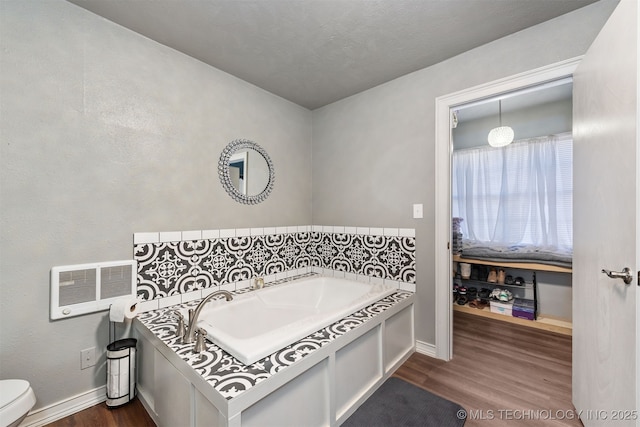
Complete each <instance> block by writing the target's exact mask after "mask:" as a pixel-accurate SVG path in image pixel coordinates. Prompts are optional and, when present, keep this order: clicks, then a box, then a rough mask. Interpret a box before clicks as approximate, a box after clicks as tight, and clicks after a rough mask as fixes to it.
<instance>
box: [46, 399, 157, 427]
mask: <svg viewBox="0 0 640 427" xmlns="http://www.w3.org/2000/svg"><path fill="white" fill-rule="evenodd" d="M47 426H51V427H89V426H90V427H156V425H155V423H154V422H153V420H152V419H151V417H150V416H149V414H148V413H147V411H146V410H145V409H144V406H142V403H141V402H140V400H138V398H135V399H134V400H132V401H131V402H129V403H127V404H126V405H124V406H120V407H118V408H112V409H109V408H107V404H106V403H104V402H102V403H100V404H99V405H95V406H92V407H91V408H87V409H85V410H83V411H80V412H76V413H75V414H73V415H70V416H68V417H65V418H62V419H61V420H58V421H54V422H53V423H50V424H47Z"/></svg>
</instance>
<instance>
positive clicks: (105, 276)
mask: <svg viewBox="0 0 640 427" xmlns="http://www.w3.org/2000/svg"><path fill="white" fill-rule="evenodd" d="M136 270H137V268H136V261H135V260H125V261H110V262H100V263H93V264H77V265H64V266H58V267H53V268H52V269H51V319H54V320H55V319H62V318H64V317H73V316H78V315H80V314H86V313H94V312H96V311H102V310H107V309H109V306H110V305H111V304H112V303H113V302H114V301H115V300H116V299H118V298H122V297H125V296H135V295H136Z"/></svg>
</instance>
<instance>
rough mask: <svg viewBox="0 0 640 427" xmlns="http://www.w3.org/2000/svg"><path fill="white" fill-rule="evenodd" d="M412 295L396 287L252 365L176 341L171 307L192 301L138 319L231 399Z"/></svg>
mask: <svg viewBox="0 0 640 427" xmlns="http://www.w3.org/2000/svg"><path fill="white" fill-rule="evenodd" d="M411 295H413V293H411V292H405V291H397V292H395V293H393V294H391V295H389V296H387V297H385V298H382V299H381V300H379V301H376V302H375V303H373V304H371V305H369V306H367V307H365V308H363V309H361V310H358V311H356V312H355V313H352V314H350V315H349V316H346V317H344V318H343V319H341V320H339V321H337V322H335V323H333V324H331V325H329V326H327V327H325V328H323V329H320V330H318V331H316V332H314V333H312V334H310V335H308V336H307V337H305V338H302V339H301V340H298V341H296V342H295V343H293V344H291V345H289V346H287V347H285V348H283V349H281V350H279V351H277V352H275V353H273V354H271V355H270V356H267V357H265V358H264V359H262V360H260V361H258V362H255V363H253V364H251V365H245V364H243V363H242V362H240V361H239V360H237V359H236V358H235V357H233V356H232V355H230V354H229V353H227V352H225V351H224V350H222V349H221V348H220V347H218V346H217V345H215V344H212V343H209V342H208V343H207V344H208V349H207V351H203V352H201V353H200V354H194V353H193V352H192V351H191V350H192V347H193V345H192V344H180V343H179V342H178V341H179V340H178V338H177V337H176V336H175V328H176V323H177V322H176V319H175V318H174V317H173V316H172V311H174V310H176V309H178V308H191V307H193V306H194V305H195V303H186V304H180V305H176V306H173V307H169V308H165V309H159V310H154V311H150V312H147V313H142V314H140V315H139V316H138V320H139V321H140V322H141V323H142V324H143V325H144V326H145V327H146V328H147V329H149V331H151V332H152V333H153V334H154V335H155V336H156V337H157V338H159V339H160V340H161V341H162V342H163V343H164V344H165V345H167V346H168V347H169V348H170V349H171V350H173V351H174V352H175V353H176V354H177V355H178V356H179V357H180V358H181V359H182V360H184V361H185V362H186V363H187V364H189V365H190V366H191V367H192V368H193V369H194V370H195V371H196V372H197V373H198V374H199V375H201V376H202V378H204V379H205V380H206V381H207V382H208V383H209V384H210V385H211V386H212V387H213V388H214V389H215V390H217V391H218V392H219V393H220V394H221V395H222V396H223V397H224V398H225V399H227V400H230V399H233V398H234V397H236V396H238V395H239V394H241V393H243V392H245V391H247V390H249V389H250V388H251V387H253V386H255V385H256V384H258V383H259V382H260V381H263V380H265V379H266V378H269V377H271V376H273V375H275V374H276V373H278V372H280V371H281V370H283V369H285V368H287V367H288V366H291V365H293V364H294V363H296V362H297V361H298V360H300V359H302V358H304V357H306V356H308V355H309V354H311V353H313V352H314V351H316V350H317V349H319V348H321V347H323V346H325V345H327V344H329V343H330V342H332V341H333V340H335V339H336V338H338V337H340V336H342V335H344V334H346V333H347V332H349V331H351V330H353V329H355V328H357V327H359V326H360V325H363V324H364V323H366V322H368V321H370V320H372V319H373V318H374V317H375V316H377V315H378V314H380V313H382V312H384V311H386V310H388V309H390V308H391V307H393V306H394V305H396V304H398V303H400V302H401V301H403V300H405V299H406V298H408V297H410V296H411Z"/></svg>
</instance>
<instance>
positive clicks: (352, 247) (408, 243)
mask: <svg viewBox="0 0 640 427" xmlns="http://www.w3.org/2000/svg"><path fill="white" fill-rule="evenodd" d="M199 236H200V238H198V237H199ZM134 259H135V260H136V261H137V262H138V296H139V297H140V298H143V299H145V300H147V301H150V300H154V299H161V298H167V297H172V296H176V295H181V294H188V293H189V294H190V293H193V292H197V291H199V290H203V289H209V288H218V287H222V288H226V289H228V288H229V287H234V286H235V287H244V286H248V284H249V283H250V282H249V281H250V279H252V278H254V277H265V279H267V278H270V277H273V278H274V279H280V278H282V277H287V276H289V275H293V274H301V273H305V272H310V271H311V269H312V268H314V269H322V270H323V271H327V270H330V271H333V272H334V273H335V274H336V275H344V274H353V275H356V276H358V277H364V278H367V277H369V278H376V279H378V280H385V281H391V282H397V283H398V284H399V287H400V288H401V289H411V288H415V231H414V230H413V229H394V228H384V229H382V228H366V227H327V226H299V227H269V228H263V229H261V228H251V229H248V228H244V229H237V230H235V229H226V230H202V231H199V230H192V231H186V232H160V233H135V234H134ZM372 280H373V279H372ZM267 281H268V279H267ZM183 302H184V301H183Z"/></svg>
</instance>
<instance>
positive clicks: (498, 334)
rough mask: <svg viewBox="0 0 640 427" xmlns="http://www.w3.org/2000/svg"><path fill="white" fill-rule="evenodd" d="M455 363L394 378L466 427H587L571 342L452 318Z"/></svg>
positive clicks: (424, 360) (413, 360)
mask: <svg viewBox="0 0 640 427" xmlns="http://www.w3.org/2000/svg"><path fill="white" fill-rule="evenodd" d="M453 336H454V338H453V355H454V356H453V359H452V360H451V361H450V362H443V361H441V360H437V359H433V358H430V357H428V356H424V355H422V354H419V353H414V354H413V355H412V356H411V357H410V358H409V360H407V362H405V363H404V364H403V365H402V366H401V367H400V369H398V370H397V371H396V373H395V374H394V375H395V376H397V377H400V378H403V379H404V380H406V381H409V382H411V383H413V384H416V385H418V386H420V387H422V388H424V389H426V390H429V391H431V392H432V393H434V394H437V395H440V396H442V397H444V398H446V399H449V400H452V401H454V402H457V403H458V404H460V405H461V406H462V407H463V408H465V409H466V410H467V412H468V418H467V422H466V423H465V426H466V427H474V426H490V427H500V426H514V425H515V426H581V425H582V423H581V422H580V421H579V420H578V419H577V416H576V415H575V412H574V408H573V405H572V404H571V337H568V336H565V335H560V334H555V333H552V332H547V331H542V330H538V329H532V328H527V327H524V326H520V325H515V324H509V323H505V322H501V321H499V320H494V319H488V318H482V317H479V316H473V315H470V314H466V313H461V312H456V313H454V333H453ZM154 425H155V424H154V423H153V421H152V420H151V418H150V417H149V415H148V414H147V413H146V411H145V409H144V407H143V406H142V404H141V403H140V402H139V401H137V400H135V401H134V402H132V403H130V404H128V405H125V406H122V407H120V408H116V409H107V407H106V405H105V404H104V403H102V404H100V405H97V406H94V407H92V408H89V409H85V410H84V411H81V412H78V413H77V414H74V415H72V416H70V417H67V418H64V419H62V420H59V421H56V422H54V423H52V424H49V426H54V427H77V426H92V427H93V426H96V427H129V426H131V427H147V426H149V427H151V426H154Z"/></svg>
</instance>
